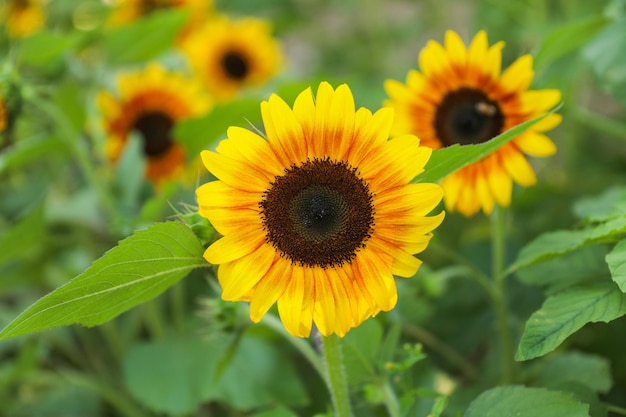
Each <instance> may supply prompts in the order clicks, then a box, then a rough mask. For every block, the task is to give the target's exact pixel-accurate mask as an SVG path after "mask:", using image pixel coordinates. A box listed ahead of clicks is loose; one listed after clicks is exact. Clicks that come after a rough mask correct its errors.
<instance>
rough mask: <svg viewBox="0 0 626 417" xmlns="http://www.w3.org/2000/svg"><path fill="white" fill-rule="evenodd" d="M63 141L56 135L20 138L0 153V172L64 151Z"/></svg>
mask: <svg viewBox="0 0 626 417" xmlns="http://www.w3.org/2000/svg"><path fill="white" fill-rule="evenodd" d="M64 151H65V149H64V141H62V140H61V139H59V138H58V137H56V136H46V137H41V136H33V137H29V138H24V139H20V140H19V141H18V142H17V143H15V144H14V145H13V146H11V147H10V148H7V149H4V150H3V151H2V153H0V174H3V173H4V172H6V171H8V170H11V169H17V168H21V167H23V166H24V165H26V164H28V163H30V162H32V161H36V160H38V159H41V158H44V157H46V158H50V156H52V155H53V154H55V153H61V152H64Z"/></svg>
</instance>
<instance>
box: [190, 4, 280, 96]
mask: <svg viewBox="0 0 626 417" xmlns="http://www.w3.org/2000/svg"><path fill="white" fill-rule="evenodd" d="M182 50H183V51H184V52H185V54H186V55H187V58H188V61H189V63H190V65H191V67H192V68H193V69H194V71H195V72H196V73H197V74H198V76H199V77H200V78H201V79H202V80H203V81H204V82H205V84H206V85H207V87H208V88H209V89H210V90H211V91H212V92H213V94H215V95H216V96H217V97H218V98H220V99H223V100H228V99H231V98H232V97H234V96H235V95H236V94H237V92H238V91H239V90H241V89H242V88H244V87H248V86H257V85H261V84H263V83H265V82H267V81H268V80H269V79H270V78H271V77H272V76H274V75H275V74H276V73H277V72H278V70H279V68H280V65H281V62H282V55H281V51H280V47H279V44H278V42H277V41H276V39H274V38H273V37H272V35H271V26H270V24H269V23H268V22H266V21H264V20H261V19H254V18H244V19H239V20H234V21H233V20H229V19H228V18H227V17H225V16H221V17H215V18H214V19H211V20H209V21H207V22H206V23H205V24H204V25H203V26H202V27H201V28H200V29H199V30H197V31H196V32H194V33H192V34H190V35H189V36H188V37H187V38H186V39H185V41H184V42H183V43H182Z"/></svg>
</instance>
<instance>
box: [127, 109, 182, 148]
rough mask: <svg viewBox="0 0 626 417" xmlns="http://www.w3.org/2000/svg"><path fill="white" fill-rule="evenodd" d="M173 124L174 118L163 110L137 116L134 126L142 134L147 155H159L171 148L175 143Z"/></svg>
mask: <svg viewBox="0 0 626 417" xmlns="http://www.w3.org/2000/svg"><path fill="white" fill-rule="evenodd" d="M172 126H174V121H173V120H172V118H171V117H170V116H168V115H167V114H165V113H161V112H152V113H145V114H142V115H141V116H139V118H137V120H136V121H135V125H134V128H135V130H136V131H137V132H139V134H140V135H141V139H142V140H143V151H144V154H145V155H146V156H159V155H162V154H164V153H165V152H167V151H168V150H169V149H170V147H171V146H172V144H173V143H174V141H173V139H172V136H171V131H172Z"/></svg>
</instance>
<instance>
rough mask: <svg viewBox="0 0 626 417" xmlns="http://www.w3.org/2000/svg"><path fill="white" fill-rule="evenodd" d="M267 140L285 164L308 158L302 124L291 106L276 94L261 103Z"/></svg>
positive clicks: (288, 164)
mask: <svg viewBox="0 0 626 417" xmlns="http://www.w3.org/2000/svg"><path fill="white" fill-rule="evenodd" d="M261 115H262V117H263V125H264V126H265V133H266V135H267V140H268V141H269V144H270V146H271V148H272V150H273V151H274V153H275V154H276V157H277V158H278V160H279V161H280V162H281V163H282V164H283V166H290V165H292V164H294V163H298V162H301V161H305V160H306V155H307V146H308V145H309V144H308V143H307V142H306V141H305V138H304V134H303V132H302V126H301V125H300V123H299V122H298V120H297V119H296V117H295V115H294V113H293V111H292V110H291V108H290V107H289V106H288V105H287V103H285V102H284V101H283V99H281V98H280V97H278V96H277V95H276V94H272V95H271V96H270V98H269V101H264V102H262V103H261Z"/></svg>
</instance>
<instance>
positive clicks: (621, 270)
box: [606, 240, 626, 293]
mask: <svg viewBox="0 0 626 417" xmlns="http://www.w3.org/2000/svg"><path fill="white" fill-rule="evenodd" d="M606 263H607V264H608V265H609V271H611V278H613V281H615V283H616V284H617V285H618V286H619V288H620V290H622V292H625V293H626V240H622V241H621V242H619V243H618V244H617V245H615V247H614V248H613V250H612V251H611V252H610V253H609V254H608V255H606Z"/></svg>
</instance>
